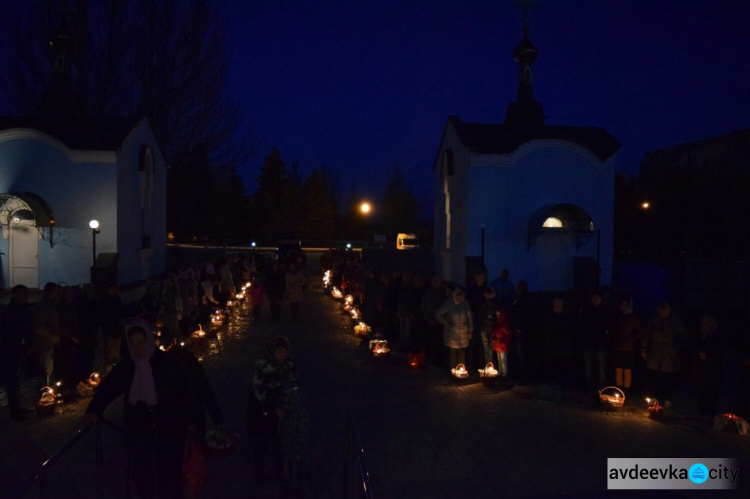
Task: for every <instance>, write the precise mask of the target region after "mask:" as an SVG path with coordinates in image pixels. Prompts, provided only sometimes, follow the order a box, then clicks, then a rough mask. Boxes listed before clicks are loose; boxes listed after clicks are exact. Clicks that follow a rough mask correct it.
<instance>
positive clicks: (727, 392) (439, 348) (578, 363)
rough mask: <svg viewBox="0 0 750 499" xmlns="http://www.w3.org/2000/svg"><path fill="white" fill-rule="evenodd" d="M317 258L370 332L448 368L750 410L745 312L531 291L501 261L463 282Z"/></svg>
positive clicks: (612, 294)
mask: <svg viewBox="0 0 750 499" xmlns="http://www.w3.org/2000/svg"><path fill="white" fill-rule="evenodd" d="M325 263H326V264H328V265H329V267H330V269H331V272H332V275H333V279H332V282H333V284H334V285H336V286H340V287H341V289H342V290H343V292H344V293H347V294H351V295H352V296H353V297H354V298H355V300H356V301H357V303H359V304H360V306H361V309H362V315H363V319H364V320H365V322H366V323H367V324H368V325H370V326H371V327H373V330H374V334H376V335H379V336H382V337H383V338H384V339H386V340H388V341H389V343H391V344H393V343H396V344H398V345H401V346H402V348H403V350H404V351H405V352H409V351H410V350H411V349H413V348H415V347H416V346H419V347H422V348H423V349H424V350H425V352H426V353H427V358H428V359H429V360H430V361H431V362H432V363H434V364H435V365H437V366H439V367H441V368H444V369H445V370H446V372H449V370H450V369H451V368H454V367H455V366H456V365H458V364H465V366H466V367H467V369H468V370H469V372H477V370H478V369H481V368H484V367H485V366H486V364H487V363H489V362H492V363H493V365H494V366H495V368H496V369H497V370H498V372H499V375H500V376H501V377H502V378H504V379H508V378H510V379H511V380H512V381H514V382H516V383H520V384H525V383H535V384H541V385H543V386H546V387H548V388H552V389H553V390H554V391H556V392H562V393H568V394H571V395H573V396H575V397H576V398H577V399H579V400H581V399H584V400H585V399H586V398H587V397H589V396H591V398H592V399H594V400H599V391H600V390H601V389H603V388H604V387H606V386H616V387H618V388H619V389H620V390H622V391H623V393H625V394H626V396H628V397H629V396H631V395H637V397H636V399H637V400H640V399H641V397H645V396H650V397H653V398H656V399H658V400H659V401H660V402H661V403H662V404H665V405H666V406H671V405H672V404H673V403H674V398H675V392H676V391H677V389H678V388H679V389H682V388H687V389H689V390H691V392H692V393H693V394H694V396H695V399H696V400H697V402H698V406H699V409H700V411H701V413H703V414H706V415H712V414H717V413H720V412H734V413H741V414H745V415H746V416H750V407H749V405H750V386H749V385H750V338H748V335H747V333H746V331H744V330H742V329H741V328H742V327H743V326H746V324H748V323H750V314H749V316H748V317H746V318H745V320H744V321H741V322H737V321H735V322H734V323H732V322H730V321H729V320H728V317H727V318H724V317H722V320H720V318H719V317H718V316H717V313H711V312H705V313H702V314H698V315H697V316H695V317H693V316H690V317H689V318H686V319H683V318H681V317H680V315H679V314H677V313H676V312H675V311H674V310H672V307H671V306H670V304H669V303H667V302H664V303H661V304H660V305H659V306H658V307H657V309H656V310H653V311H645V312H644V313H636V312H635V311H634V303H633V300H632V297H631V296H630V295H629V294H628V293H626V292H622V293H619V292H617V291H616V290H606V292H605V290H593V291H590V292H588V293H587V294H583V295H582V294H581V293H575V292H569V293H564V294H563V293H560V294H550V293H531V292H530V290H529V289H528V284H527V283H526V282H525V281H523V280H519V281H517V282H515V283H513V281H511V279H510V272H509V271H508V270H502V272H501V273H500V275H499V276H497V277H496V278H495V279H492V280H491V281H490V280H489V279H488V276H487V273H486V271H485V270H484V269H480V270H478V271H476V272H475V273H474V274H473V275H472V276H470V278H469V279H468V281H469V282H468V284H467V285H465V286H464V285H458V284H455V283H450V282H444V281H443V279H442V278H441V277H440V276H439V275H436V274H429V273H427V272H424V271H420V270H411V271H402V270H386V269H378V268H375V267H372V266H368V265H365V264H363V263H362V262H361V261H360V259H359V258H358V257H357V256H356V255H355V254H352V253H338V254H333V255H331V256H330V257H329V259H328V260H327V261H326V262H325ZM631 400H632V397H631ZM639 403H640V402H639Z"/></svg>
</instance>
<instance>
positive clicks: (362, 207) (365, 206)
mask: <svg viewBox="0 0 750 499" xmlns="http://www.w3.org/2000/svg"><path fill="white" fill-rule="evenodd" d="M359 211H360V212H361V213H362V214H363V215H369V214H370V212H371V211H372V205H371V204H370V203H368V202H367V201H362V202H361V203H360V204H359Z"/></svg>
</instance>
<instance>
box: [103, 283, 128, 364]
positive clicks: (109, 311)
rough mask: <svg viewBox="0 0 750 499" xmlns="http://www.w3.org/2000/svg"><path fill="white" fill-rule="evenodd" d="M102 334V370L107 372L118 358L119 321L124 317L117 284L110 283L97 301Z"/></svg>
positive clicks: (123, 308)
mask: <svg viewBox="0 0 750 499" xmlns="http://www.w3.org/2000/svg"><path fill="white" fill-rule="evenodd" d="M99 313H100V315H99V317H100V319H101V327H102V336H103V337H104V371H105V373H106V372H109V370H110V369H112V366H113V365H114V364H115V363H117V361H119V360H120V341H121V332H120V323H121V322H122V320H123V319H124V318H125V307H124V306H123V304H122V300H121V299H120V295H119V294H118V293H117V286H116V285H114V284H110V285H109V286H107V292H106V293H105V294H104V296H102V299H101V300H100V302H99Z"/></svg>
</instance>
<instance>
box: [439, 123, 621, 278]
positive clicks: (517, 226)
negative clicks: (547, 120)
mask: <svg viewBox="0 0 750 499" xmlns="http://www.w3.org/2000/svg"><path fill="white" fill-rule="evenodd" d="M449 148H450V149H452V150H453V156H454V167H455V169H454V175H453V177H451V179H450V189H451V212H452V247H451V251H450V253H449V254H447V255H445V254H443V255H442V256H443V260H444V261H445V262H446V263H447V264H448V265H449V267H450V270H449V271H448V272H446V271H443V277H446V274H449V275H450V279H451V280H452V281H454V282H458V283H463V282H464V280H465V276H464V267H465V264H464V256H467V255H468V256H479V255H480V254H481V228H482V226H484V227H485V246H484V248H485V263H486V266H487V268H488V272H489V276H490V279H493V278H495V277H497V276H498V275H499V274H500V271H501V270H502V269H505V268H507V269H509V270H510V272H511V279H512V280H513V281H517V280H519V279H524V280H526V281H527V282H528V283H529V288H530V289H531V290H532V291H536V290H551V289H555V290H560V289H568V288H570V287H572V286H573V269H574V257H576V256H589V257H592V258H594V259H595V258H597V234H596V233H594V234H591V235H588V236H586V235H584V236H582V237H577V236H576V235H575V234H570V233H569V234H542V235H540V236H539V237H538V238H537V239H536V241H535V242H534V243H533V244H532V245H531V247H529V238H528V235H529V231H528V224H529V220H530V218H531V216H532V214H533V213H534V212H535V211H537V210H538V209H539V208H540V207H542V206H544V205H548V204H574V205H577V206H579V207H580V208H582V209H583V210H585V211H586V212H587V213H588V214H589V215H590V216H591V219H592V220H593V222H594V226H595V229H596V230H597V231H599V251H598V257H599V264H600V267H601V275H600V284H601V285H606V284H609V283H611V278H612V238H613V220H614V168H613V161H614V160H613V159H610V160H609V161H608V162H605V163H602V162H601V161H600V160H599V159H598V158H597V157H596V156H594V155H593V154H592V153H591V151H589V150H588V149H585V148H583V147H581V146H579V145H577V144H573V143H570V142H566V141H561V140H535V141H530V142H528V143H526V144H524V145H522V146H521V147H520V148H519V149H518V150H516V151H515V152H514V153H512V154H508V155H477V154H472V153H469V152H468V151H466V150H464V149H463V147H462V146H461V144H460V142H459V140H458V138H457V137H456V135H455V133H454V131H453V129H452V127H451V126H448V127H447V128H446V131H445V134H444V137H443V143H442V147H441V156H442V152H443V151H445V150H447V149H449ZM440 166H441V162H440V161H438V163H437V167H436V169H435V172H434V173H435V200H436V201H435V251H436V260H438V261H440V260H441V250H443V248H444V246H443V245H444V240H445V230H444V226H445V218H444V215H443V207H444V196H443V189H442V183H441V181H440V171H439V167H440Z"/></svg>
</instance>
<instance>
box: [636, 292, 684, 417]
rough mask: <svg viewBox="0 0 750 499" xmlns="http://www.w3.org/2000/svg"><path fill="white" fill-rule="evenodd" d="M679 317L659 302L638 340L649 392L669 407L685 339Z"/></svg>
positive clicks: (666, 305)
mask: <svg viewBox="0 0 750 499" xmlns="http://www.w3.org/2000/svg"><path fill="white" fill-rule="evenodd" d="M686 337H687V333H686V332H685V326H684V325H683V323H682V320H681V319H680V318H679V317H677V316H676V315H675V314H674V313H672V307H671V306H670V305H669V303H662V304H660V305H659V307H658V309H657V314H656V317H654V318H653V319H651V322H650V323H649V325H648V327H647V328H646V333H645V334H644V336H643V339H642V341H641V356H642V357H643V359H644V360H645V361H646V376H647V386H648V389H649V392H650V393H649V394H650V395H651V396H653V397H656V398H657V399H658V400H659V401H660V402H662V405H664V407H672V393H673V391H674V385H675V383H676V378H677V374H678V373H679V371H680V369H681V365H680V355H681V354H682V349H683V348H684V347H685V344H686V341H687V338H686Z"/></svg>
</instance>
